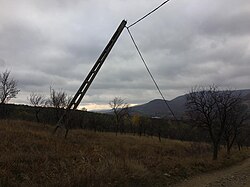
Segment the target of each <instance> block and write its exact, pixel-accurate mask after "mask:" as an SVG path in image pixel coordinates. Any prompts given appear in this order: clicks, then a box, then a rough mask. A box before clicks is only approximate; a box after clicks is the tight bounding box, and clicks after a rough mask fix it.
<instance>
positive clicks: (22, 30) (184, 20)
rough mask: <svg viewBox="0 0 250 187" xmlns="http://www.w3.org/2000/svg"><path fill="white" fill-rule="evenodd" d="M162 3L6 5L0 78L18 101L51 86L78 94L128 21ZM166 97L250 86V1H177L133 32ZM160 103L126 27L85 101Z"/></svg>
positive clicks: (11, 1) (2, 3)
mask: <svg viewBox="0 0 250 187" xmlns="http://www.w3.org/2000/svg"><path fill="white" fill-rule="evenodd" d="M162 2H163V1H162V0H136V1H135V0H106V1H103V0H0V72H3V71H5V70H6V69H8V70H10V71H11V75H12V77H14V78H15V79H16V80H18V87H19V88H20V89H21V92H20V93H19V95H18V97H17V98H16V99H14V100H12V102H15V103H28V101H27V97H28V96H29V94H30V93H31V92H35V93H41V94H43V95H45V96H47V95H49V88H50V86H52V87H53V88H55V89H57V90H60V89H62V90H64V91H65V92H67V93H68V94H69V95H74V93H75V92H76V90H77V89H78V88H79V86H80V85H81V83H82V81H83V80H84V79H85V77H86V75H87V74H88V72H89V70H90V69H91V67H92V66H93V64H94V63H95V61H96V59H97V58H98V57H99V55H100V54H101V52H102V50H103V48H104V47H105V46H106V44H107V43H108V41H109V39H110V37H111V36H112V35H113V33H114V31H115V30H116V28H117V26H118V25H119V24H120V22H121V21H122V20H123V19H126V20H127V21H128V25H129V24H131V23H133V22H134V21H136V20H137V19H138V18H140V17H141V16H143V15H144V14H146V13H147V12H149V11H151V10H152V9H153V8H155V7H156V6H158V5H159V4H161V3H162ZM131 32H132V34H133V35H134V37H135V39H136V41H137V43H138V45H139V47H140V49H141V51H142V54H143V55H144V57H145V60H146V61H147V63H148V66H149V68H150V69H151V71H152V74H153V75H154V76H155V79H156V81H157V82H158V84H159V86H160V88H161V89H162V92H163V93H164V95H165V97H166V98H167V99H173V98H175V97H176V96H178V95H182V94H185V93H187V92H188V91H189V90H190V88H191V87H192V86H195V85H208V84H217V85H219V86H222V87H231V88H234V89H245V88H250V73H249V71H250V1H248V0H237V1H235V0H217V1H211V0H202V1H201V0H172V1H170V2H169V3H167V4H166V5H165V6H163V7H162V8H161V9H159V10H158V11H157V12H155V13H154V14H152V15H151V16H150V17H147V19H144V20H143V21H141V22H140V23H138V24H137V25H135V26H134V27H132V28H131ZM116 96H119V97H122V98H125V99H126V101H127V103H130V104H141V103H146V102H148V101H150V100H153V99H156V98H160V95H159V94H158V92H157V91H156V89H155V86H154V84H153V83H152V81H151V79H150V77H149V75H148V74H147V71H146V69H145V67H144V66H143V64H142V62H141V60H140V58H139V57H138V54H137V52H136V50H135V48H134V46H133V44H132V42H131V39H130V38H129V35H128V33H127V30H126V29H125V30H124V31H123V33H122V35H121V36H120V38H119V39H118V41H117V43H116V45H115V46H114V48H113V50H112V51H111V53H110V55H109V56H108V58H107V59H106V61H105V64H104V65H103V67H102V69H101V70H100V72H99V74H98V75H97V77H96V79H95V80H94V82H93V84H92V85H91V87H90V89H89V90H88V92H87V94H86V96H85V97H84V99H83V101H82V106H85V107H87V108H88V109H93V108H94V107H97V108H102V107H104V106H105V105H107V103H108V102H109V101H110V100H112V99H113V98H114V97H116Z"/></svg>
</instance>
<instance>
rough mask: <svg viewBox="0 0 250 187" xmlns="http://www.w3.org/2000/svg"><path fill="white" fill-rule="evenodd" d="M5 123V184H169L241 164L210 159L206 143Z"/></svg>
mask: <svg viewBox="0 0 250 187" xmlns="http://www.w3.org/2000/svg"><path fill="white" fill-rule="evenodd" d="M51 131H52V128H51V127H43V126H42V125H40V124H35V123H30V122H24V121H0V138H1V141H0V186H17V185H18V186H167V185H168V184H171V183H174V182H176V181H179V180H182V179H184V178H186V177H188V176H190V175H193V174H196V173H199V172H203V171H207V170H212V169H216V168H220V167H224V166H225V165H228V164H231V163H234V162H236V161H239V160H242V159H243V158H244V157H246V155H247V153H246V152H242V153H239V152H237V153H234V154H233V156H232V158H231V159H226V158H225V157H224V156H223V154H222V155H221V156H220V159H219V160H218V161H216V162H215V161H212V160H211V154H210V151H211V150H210V147H209V146H208V145H206V144H195V143H190V142H179V141H174V140H168V139H163V140H162V142H159V141H158V139H157V138H149V137H141V138H140V137H137V136H131V135H118V136H115V134H112V133H94V132H89V131H80V130H72V131H70V133H69V136H68V139H67V140H64V138H63V134H62V132H59V133H58V134H57V135H56V136H52V135H51Z"/></svg>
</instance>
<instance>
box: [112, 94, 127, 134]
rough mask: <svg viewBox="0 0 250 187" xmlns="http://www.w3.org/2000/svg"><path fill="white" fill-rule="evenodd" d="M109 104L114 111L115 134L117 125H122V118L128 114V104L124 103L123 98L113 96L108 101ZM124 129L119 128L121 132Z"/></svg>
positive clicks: (117, 128)
mask: <svg viewBox="0 0 250 187" xmlns="http://www.w3.org/2000/svg"><path fill="white" fill-rule="evenodd" d="M109 106H110V108H111V109H112V111H113V112H114V116H115V122H116V135H117V132H118V130H119V127H120V126H122V123H123V118H124V117H125V116H126V115H128V107H129V104H127V103H125V100H124V99H122V98H120V97H115V98H114V99H113V100H112V101H110V102H109ZM123 130H124V129H120V131H121V132H123Z"/></svg>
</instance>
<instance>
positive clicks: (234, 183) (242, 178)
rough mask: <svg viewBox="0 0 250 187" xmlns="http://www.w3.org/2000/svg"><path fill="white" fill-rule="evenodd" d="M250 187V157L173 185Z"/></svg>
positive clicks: (184, 186) (178, 186)
mask: <svg viewBox="0 0 250 187" xmlns="http://www.w3.org/2000/svg"><path fill="white" fill-rule="evenodd" d="M223 186H224V187H250V159H247V160H245V161H243V162H241V163H239V164H237V165H235V166H232V167H229V168H226V169H223V170H219V171H214V172H211V173H207V174H202V175H199V176H195V177H193V178H191V179H189V180H186V181H183V182H181V183H179V184H176V185H175V186H173V187H223Z"/></svg>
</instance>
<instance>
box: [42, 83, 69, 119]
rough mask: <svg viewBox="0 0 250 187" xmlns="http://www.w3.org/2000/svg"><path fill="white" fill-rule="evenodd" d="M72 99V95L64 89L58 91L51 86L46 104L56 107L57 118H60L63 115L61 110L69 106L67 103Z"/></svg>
mask: <svg viewBox="0 0 250 187" xmlns="http://www.w3.org/2000/svg"><path fill="white" fill-rule="evenodd" d="M70 100H71V97H69V96H68V95H67V93H66V92H64V91H62V90H60V91H56V90H55V89H53V88H52V87H50V97H49V98H48V100H47V101H46V104H47V105H49V106H51V107H54V108H55V109H56V118H57V120H59V118H60V115H61V113H60V111H61V110H62V109H63V108H66V107H67V105H68V104H69V103H70Z"/></svg>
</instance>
